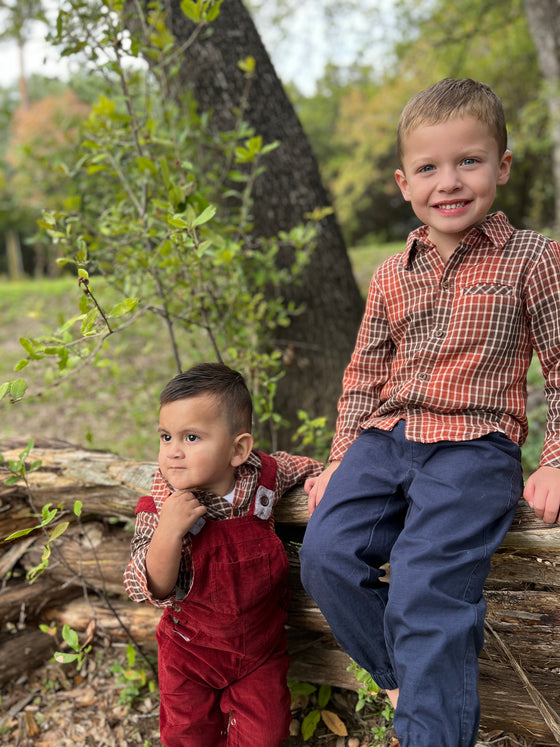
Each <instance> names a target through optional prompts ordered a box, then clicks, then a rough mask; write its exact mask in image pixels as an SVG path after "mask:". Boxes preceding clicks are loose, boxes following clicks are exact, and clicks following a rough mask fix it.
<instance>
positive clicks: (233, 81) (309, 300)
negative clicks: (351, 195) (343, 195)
mask: <svg viewBox="0 0 560 747" xmlns="http://www.w3.org/2000/svg"><path fill="white" fill-rule="evenodd" d="M169 5H170V14H169V24H170V27H171V30H172V32H173V34H174V35H175V37H176V40H177V45H180V44H183V43H184V42H185V41H186V40H187V39H188V38H189V37H190V35H191V33H192V31H193V28H194V26H193V24H192V23H191V22H190V21H188V19H187V18H186V17H185V16H184V14H183V13H182V11H181V7H180V6H181V3H180V0H170V2H169ZM211 31H212V33H207V34H202V35H201V36H200V37H199V38H198V39H197V41H196V42H195V43H194V44H192V45H191V46H189V47H188V48H187V50H186V51H185V53H184V55H183V58H182V63H181V68H180V73H179V82H180V90H181V92H184V91H185V90H186V89H190V90H191V91H192V92H193V93H194V96H195V99H196V101H197V102H198V105H199V110H200V111H201V112H208V111H212V117H211V120H210V126H211V127H212V128H213V129H214V130H215V131H216V132H219V131H224V130H231V129H233V128H234V127H235V122H236V120H237V118H238V111H239V107H240V104H241V102H242V101H243V98H244V95H245V93H246V86H247V80H246V78H245V74H244V73H243V71H241V70H240V69H239V66H238V62H239V61H240V60H243V59H245V58H246V57H248V56H252V57H253V58H254V59H255V61H256V72H255V76H254V79H253V80H252V81H251V83H250V86H249V92H248V97H247V101H246V107H245V108H244V110H243V117H244V119H245V120H246V121H248V123H249V124H250V125H251V126H252V127H253V128H254V130H255V132H256V133H257V134H258V135H260V136H262V138H263V142H264V143H271V142H274V141H278V142H279V143H280V146H279V147H278V148H277V149H276V150H275V151H273V152H272V153H270V154H268V155H267V156H266V160H265V161H264V163H265V165H266V171H265V172H264V173H263V174H262V175H261V176H260V177H259V178H258V179H257V181H256V184H255V187H254V192H253V197H254V205H253V208H252V220H253V223H254V234H255V236H257V237H258V236H273V235H276V234H277V233H278V232H279V231H281V230H282V231H288V230H289V229H291V228H292V227H294V226H295V225H297V224H298V223H300V222H301V221H302V220H303V219H304V216H305V214H306V213H309V212H312V211H313V210H314V209H315V208H318V207H319V208H320V207H327V206H329V205H330V200H329V197H328V196H327V194H326V192H325V189H324V187H323V184H322V182H321V176H320V174H319V169H318V165H317V162H316V159H315V157H314V155H313V152H312V150H311V146H310V145H309V142H308V140H307V137H306V135H305V133H304V131H303V129H302V127H301V124H300V122H299V120H298V117H297V115H296V113H295V110H294V108H293V106H292V104H291V103H290V100H289V99H288V97H287V95H286V92H285V91H284V88H283V87H282V84H281V82H280V80H279V79H278V76H277V75H276V72H275V70H274V68H273V66H272V63H271V61H270V58H269V56H268V54H267V52H266V50H265V48H264V46H263V44H262V41H261V39H260V37H259V34H258V32H257V30H256V28H255V26H254V24H253V21H252V19H251V17H250V15H249V13H248V12H247V10H246V8H245V7H244V5H243V3H242V2H241V0H225V2H223V4H222V6H221V10H220V15H219V17H218V18H217V20H216V21H214V22H213V23H212V28H211ZM289 255H291V252H289V253H288V254H287V255H286V256H284V257H282V258H281V260H280V261H281V262H282V263H284V264H288V265H289V264H291V256H289ZM286 296H287V300H293V301H295V303H296V305H298V306H299V305H303V307H304V310H303V313H302V314H300V315H298V316H296V317H295V318H294V320H293V322H292V324H291V326H290V327H289V328H288V329H287V330H277V339H276V340H274V344H275V346H276V347H279V348H280V349H281V350H282V351H283V352H284V361H285V374H286V375H285V377H284V379H283V380H282V381H281V383H280V385H279V391H278V395H277V399H276V408H277V410H278V412H280V413H281V414H282V415H283V416H284V417H286V418H287V419H288V420H289V421H290V422H291V423H292V426H293V425H297V411H298V410H299V409H304V410H306V411H307V412H308V413H309V414H310V415H311V416H313V417H317V416H321V415H327V416H328V419H329V422H330V425H331V426H332V425H333V424H334V420H335V415H336V402H337V399H338V396H339V394H340V390H341V381H342V374H343V371H344V368H345V366H346V364H347V363H348V361H349V358H350V355H351V353H352V349H353V346H354V341H355V336H356V332H357V329H358V326H359V323H360V320H361V316H362V313H363V301H362V298H361V296H360V293H359V290H358V287H357V285H356V281H355V279H354V276H353V273H352V268H351V265H350V261H349V258H348V254H347V252H346V247H345V244H344V240H343V238H342V234H341V231H340V228H339V226H338V223H337V221H336V219H335V217H334V216H332V215H331V216H329V217H327V218H325V219H324V220H323V221H321V232H320V234H319V236H318V240H317V245H316V249H315V251H314V253H313V257H312V260H311V263H310V265H309V266H308V267H307V269H306V270H305V274H304V278H303V282H302V283H301V284H294V285H293V286H292V287H291V288H289V289H287V292H286ZM289 443H290V442H289V440H288V433H283V434H281V436H280V441H279V444H278V445H279V446H280V447H282V448H288V447H289Z"/></svg>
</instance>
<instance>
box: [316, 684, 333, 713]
mask: <svg viewBox="0 0 560 747" xmlns="http://www.w3.org/2000/svg"><path fill="white" fill-rule="evenodd" d="M331 693H332V690H331V686H330V685H321V687H320V688H319V694H318V695H317V705H318V706H319V708H324V707H325V706H326V705H327V703H328V702H329V700H330V699H331Z"/></svg>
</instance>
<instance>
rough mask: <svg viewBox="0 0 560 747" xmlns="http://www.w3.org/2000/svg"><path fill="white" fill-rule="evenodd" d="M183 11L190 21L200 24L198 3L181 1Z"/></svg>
mask: <svg viewBox="0 0 560 747" xmlns="http://www.w3.org/2000/svg"><path fill="white" fill-rule="evenodd" d="M181 10H182V11H183V13H184V14H185V15H186V16H187V18H188V19H189V20H191V21H193V22H194V23H200V20H201V14H200V8H199V6H198V3H195V2H193V0H181Z"/></svg>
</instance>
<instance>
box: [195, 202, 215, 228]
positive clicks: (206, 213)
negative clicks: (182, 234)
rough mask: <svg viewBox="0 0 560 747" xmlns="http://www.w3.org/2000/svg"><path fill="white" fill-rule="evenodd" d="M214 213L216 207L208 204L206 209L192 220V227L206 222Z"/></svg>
mask: <svg viewBox="0 0 560 747" xmlns="http://www.w3.org/2000/svg"><path fill="white" fill-rule="evenodd" d="M215 215H216V208H215V207H214V206H213V205H208V207H207V208H206V210H203V211H202V213H200V215H199V216H197V217H196V218H195V219H194V220H193V222H192V227H193V228H195V227H196V226H201V225H202V224H203V223H208V221H209V220H212V218H213V217H214V216H215Z"/></svg>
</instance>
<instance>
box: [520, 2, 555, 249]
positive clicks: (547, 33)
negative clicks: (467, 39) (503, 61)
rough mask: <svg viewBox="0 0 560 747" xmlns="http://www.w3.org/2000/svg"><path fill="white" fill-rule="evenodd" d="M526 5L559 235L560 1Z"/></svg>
mask: <svg viewBox="0 0 560 747" xmlns="http://www.w3.org/2000/svg"><path fill="white" fill-rule="evenodd" d="M523 5H524V8H525V15H526V16H527V21H528V23H529V29H530V31H531V35H532V37H533V40H534V42H535V48H536V52H537V59H538V61H539V67H540V69H541V72H542V75H543V78H544V80H545V83H546V86H545V95H546V101H547V106H548V115H549V120H550V135H551V140H552V171H553V176H554V215H555V220H554V227H555V231H556V233H557V234H558V235H560V3H559V2H558V0H523Z"/></svg>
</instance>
